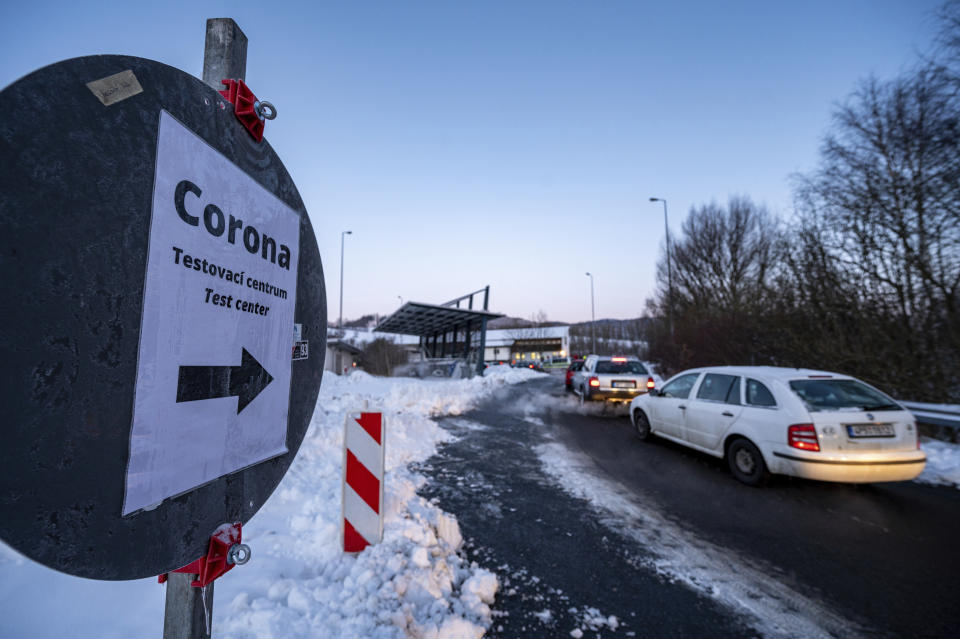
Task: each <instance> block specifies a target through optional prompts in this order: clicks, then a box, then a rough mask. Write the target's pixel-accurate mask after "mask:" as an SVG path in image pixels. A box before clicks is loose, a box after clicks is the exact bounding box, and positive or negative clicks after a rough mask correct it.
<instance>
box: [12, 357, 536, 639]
mask: <svg viewBox="0 0 960 639" xmlns="http://www.w3.org/2000/svg"><path fill="white" fill-rule="evenodd" d="M500 368H504V370H499V369H500ZM538 376H539V374H538V373H535V372H533V371H529V370H524V369H510V368H507V367H496V368H495V369H490V371H489V372H488V373H487V374H486V375H485V376H483V377H477V378H473V379H469V380H458V381H451V380H436V381H434V380H416V379H394V378H375V377H371V376H370V375H367V374H366V373H363V372H354V373H353V374H351V375H349V376H347V377H338V376H336V375H332V374H329V373H328V374H325V375H324V379H323V385H322V387H321V391H320V398H319V400H318V402H317V408H316V411H315V413H314V416H313V420H312V422H311V424H310V428H309V430H308V432H307V435H306V437H305V438H304V442H303V444H302V446H301V448H300V451H299V453H298V454H297V458H296V460H295V461H294V463H293V465H292V466H291V467H290V470H289V472H288V473H287V475H286V476H285V477H284V479H283V481H282V482H281V483H280V486H279V487H278V488H277V491H276V492H275V493H274V494H273V495H272V496H271V497H270V499H269V500H268V501H267V503H266V504H265V505H264V507H263V508H262V509H261V511H260V512H259V513H257V514H256V516H254V517H253V519H252V520H251V521H250V522H249V523H248V524H247V525H245V526H244V528H243V536H244V542H245V543H247V544H248V545H249V546H250V548H251V550H252V559H251V560H250V562H249V563H247V564H246V565H244V566H240V567H238V568H236V569H235V570H233V571H231V572H230V573H228V574H227V575H224V576H223V577H222V578H221V579H219V580H218V581H217V583H216V587H215V589H214V609H213V612H214V619H213V628H214V635H215V636H217V637H220V638H230V637H233V638H237V639H247V638H249V639H253V638H255V637H256V638H258V639H260V638H266V639H269V638H271V637H277V638H279V637H284V638H287V637H363V638H367V637H372V638H386V637H423V638H427V639H475V638H477V637H480V636H482V635H483V634H484V632H485V630H486V628H488V627H489V625H490V622H491V612H490V606H491V604H492V603H493V601H494V597H495V595H496V592H497V589H498V587H499V584H498V581H497V578H496V576H495V575H494V574H493V573H492V572H490V571H488V570H485V569H483V568H481V567H480V566H478V565H477V564H476V563H468V562H467V561H466V560H465V559H464V555H463V554H462V553H461V552H459V550H460V548H461V545H462V542H463V536H462V532H461V531H460V527H459V525H458V524H457V521H456V519H455V518H454V517H453V516H451V515H448V514H446V513H444V512H443V511H442V510H440V509H439V508H437V507H436V506H434V505H433V504H431V503H430V502H428V501H426V500H424V499H423V498H421V497H419V496H418V495H417V493H416V491H417V488H418V487H419V486H420V485H421V484H422V483H423V482H424V481H425V479H424V478H423V477H422V476H420V475H418V474H416V473H414V472H412V471H411V470H410V469H409V465H410V464H411V463H412V462H416V461H420V460H424V459H426V458H428V457H430V456H431V455H432V454H434V452H435V451H436V447H437V444H438V443H440V442H443V441H446V440H448V439H451V438H452V436H451V435H450V434H449V433H447V432H446V431H444V430H442V429H441V428H440V427H439V426H438V425H437V424H436V423H435V422H433V421H432V420H431V419H430V417H433V416H439V415H457V414H460V413H462V412H464V411H466V410H469V409H470V408H471V407H472V406H473V405H474V404H475V403H476V402H477V400H478V399H480V398H482V397H484V396H486V395H488V394H489V393H492V392H493V391H494V390H495V389H497V388H499V387H502V386H504V385H506V384H514V383H518V382H522V381H525V380H527V379H530V378H533V377H538ZM365 402H366V403H367V405H368V409H369V410H380V411H382V412H383V413H384V420H385V426H386V447H387V448H386V476H385V484H384V486H385V493H384V540H383V543H381V544H379V545H377V546H372V547H370V548H368V549H366V550H365V551H364V552H362V553H359V554H357V555H345V554H344V553H343V552H342V551H341V550H340V547H341V546H340V527H339V522H340V496H341V473H342V463H343V462H342V460H343V450H342V445H343V423H344V419H345V416H346V414H347V413H350V412H356V411H359V410H361V409H363V407H364V403H365ZM163 597H164V587H163V586H159V585H157V583H156V578H150V579H141V580H136V581H132V582H99V581H91V580H88V579H80V578H77V577H70V576H67V575H63V574H60V573H57V572H54V571H52V570H49V569H47V568H44V567H43V566H40V565H39V564H36V563H35V562H32V561H30V560H28V559H24V558H23V557H21V556H20V555H19V554H17V553H16V552H14V551H13V550H11V549H10V548H9V547H7V546H6V545H4V544H2V543H0V601H3V609H4V618H5V621H4V625H5V628H6V630H5V631H4V632H7V631H9V632H10V636H30V637H62V636H63V635H64V633H69V634H70V635H71V636H75V637H98V638H99V637H127V636H145V635H151V634H152V635H156V634H157V633H159V632H160V628H161V627H162V623H163V621H162V620H163ZM50 604H53V605H54V606H55V607H56V609H57V614H56V615H53V616H51V615H49V614H47V609H48V608H49V605H50ZM0 634H4V633H0Z"/></svg>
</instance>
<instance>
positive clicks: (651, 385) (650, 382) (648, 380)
mask: <svg viewBox="0 0 960 639" xmlns="http://www.w3.org/2000/svg"><path fill="white" fill-rule="evenodd" d="M654 386H656V383H655V382H654V381H653V378H652V377H648V378H647V388H648V389H650V388H653V387H654Z"/></svg>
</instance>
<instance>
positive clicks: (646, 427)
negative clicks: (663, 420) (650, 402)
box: [633, 408, 650, 441]
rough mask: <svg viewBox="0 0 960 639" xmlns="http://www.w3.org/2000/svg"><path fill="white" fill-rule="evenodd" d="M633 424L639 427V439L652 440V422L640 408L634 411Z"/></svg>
mask: <svg viewBox="0 0 960 639" xmlns="http://www.w3.org/2000/svg"><path fill="white" fill-rule="evenodd" d="M633 423H634V424H635V425H636V427H637V437H639V438H640V440H641V441H647V440H648V439H650V420H649V419H647V415H646V414H645V413H644V412H643V411H642V410H640V409H639V408H638V409H637V410H635V411H633Z"/></svg>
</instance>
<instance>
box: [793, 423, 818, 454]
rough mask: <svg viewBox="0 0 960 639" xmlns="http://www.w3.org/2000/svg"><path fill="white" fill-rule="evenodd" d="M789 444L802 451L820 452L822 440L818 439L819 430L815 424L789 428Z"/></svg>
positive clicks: (796, 425)
mask: <svg viewBox="0 0 960 639" xmlns="http://www.w3.org/2000/svg"><path fill="white" fill-rule="evenodd" d="M787 444H789V445H790V446H792V447H793V448H799V449H800V450H810V451H814V452H817V451H819V450H820V440H818V439H817V429H816V428H814V427H813V424H794V425H792V426H787Z"/></svg>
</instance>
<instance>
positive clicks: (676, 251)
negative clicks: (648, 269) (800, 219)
mask: <svg viewBox="0 0 960 639" xmlns="http://www.w3.org/2000/svg"><path fill="white" fill-rule="evenodd" d="M779 246H780V230H779V222H778V221H777V220H776V219H775V218H774V217H773V216H772V215H771V214H770V213H769V212H768V211H767V210H766V208H764V207H762V206H759V205H757V204H755V203H753V202H752V201H751V200H750V199H749V198H747V197H732V198H730V200H729V202H728V204H727V206H726V207H723V206H721V205H719V204H716V203H711V204H707V205H704V206H700V207H694V208H692V209H691V210H690V213H689V214H688V216H687V218H686V219H685V220H684V223H683V233H682V235H681V237H680V238H678V239H677V240H676V241H675V242H674V245H673V289H674V290H673V309H674V336H673V338H672V339H671V338H670V336H669V333H668V331H667V330H666V327H665V326H664V325H663V324H660V325H656V326H653V327H652V328H651V330H650V331H649V333H648V341H649V343H650V355H651V357H652V358H654V359H655V360H657V361H659V362H660V363H661V364H662V365H663V366H664V368H665V369H668V370H677V369H678V368H685V367H688V366H693V365H705V364H718V363H719V364H723V363H750V362H755V361H756V360H757V352H758V349H759V344H760V341H759V337H760V335H761V333H762V330H763V327H762V325H761V322H760V321H759V318H761V317H762V315H763V309H764V308H765V307H766V306H767V305H769V300H770V297H771V295H770V291H771V288H770V283H771V278H772V272H773V268H774V267H775V266H776V264H777V250H778V247H779ZM657 279H658V292H657V294H656V296H655V297H654V299H652V300H650V301H648V312H650V313H651V314H653V315H655V316H659V317H665V316H666V314H667V313H666V309H667V303H668V301H669V300H668V295H669V282H668V281H667V280H668V275H667V264H666V257H665V256H663V257H661V259H660V261H659V263H658V265H657Z"/></svg>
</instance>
